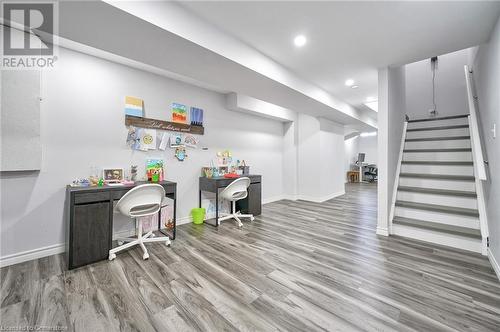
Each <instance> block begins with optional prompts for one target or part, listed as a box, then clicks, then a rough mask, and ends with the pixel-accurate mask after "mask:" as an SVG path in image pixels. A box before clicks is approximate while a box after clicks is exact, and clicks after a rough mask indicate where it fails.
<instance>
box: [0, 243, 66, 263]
mask: <svg viewBox="0 0 500 332" xmlns="http://www.w3.org/2000/svg"><path fill="white" fill-rule="evenodd" d="M65 250H66V249H65V244H64V243H61V244H54V245H51V246H47V247H42V248H37V249H32V250H28V251H23V252H19V253H16V254H12V255H7V256H2V257H1V258H0V267H4V266H9V265H14V264H18V263H22V262H26V261H31V260H33V259H38V258H42V257H47V256H52V255H57V254H60V253H63V252H64V251H65Z"/></svg>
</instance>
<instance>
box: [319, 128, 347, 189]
mask: <svg viewBox="0 0 500 332" xmlns="http://www.w3.org/2000/svg"><path fill="white" fill-rule="evenodd" d="M344 155H345V152H344V127H343V126H341V125H339V124H337V123H335V122H332V121H329V120H326V119H320V154H319V155H318V156H317V158H316V161H317V162H318V167H319V173H317V174H316V176H317V177H318V175H319V178H320V181H321V182H320V184H321V186H320V188H321V193H320V195H321V196H322V197H324V198H331V197H334V196H339V195H342V194H344V192H345V188H344V183H345V181H344V176H345V175H344V174H345V173H344Z"/></svg>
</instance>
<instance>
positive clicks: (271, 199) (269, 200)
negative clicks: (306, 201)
mask: <svg viewBox="0 0 500 332" xmlns="http://www.w3.org/2000/svg"><path fill="white" fill-rule="evenodd" d="M284 199H288V200H292V201H295V200H296V198H295V196H294V195H285V194H283V195H278V196H273V197H269V198H263V199H262V204H268V203H273V202H277V201H281V200H284Z"/></svg>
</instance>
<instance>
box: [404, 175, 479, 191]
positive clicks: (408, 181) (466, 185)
mask: <svg viewBox="0 0 500 332" xmlns="http://www.w3.org/2000/svg"><path fill="white" fill-rule="evenodd" d="M399 185H400V186H407V187H419V188H431V189H449V190H462V191H475V190H476V186H475V184H474V181H459V180H441V179H421V178H406V177H400V178H399Z"/></svg>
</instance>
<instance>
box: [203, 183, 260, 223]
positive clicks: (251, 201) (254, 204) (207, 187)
mask: <svg viewBox="0 0 500 332" xmlns="http://www.w3.org/2000/svg"><path fill="white" fill-rule="evenodd" d="M243 176H244V177H248V178H250V186H249V187H248V196H247V198H245V199H242V200H239V201H237V202H236V209H237V210H240V211H241V212H242V213H244V214H245V213H250V214H253V215H254V216H258V215H260V214H261V213H262V176H261V175H242V177H243ZM234 180H236V179H226V178H224V177H216V178H207V177H200V192H199V207H201V193H202V192H203V191H207V192H211V193H215V202H216V204H215V219H214V220H212V219H209V220H206V221H205V222H206V223H207V224H209V225H212V226H216V227H217V226H219V204H218V202H219V189H221V188H225V187H227V186H228V185H229V184H230V183H231V182H233V181H234Z"/></svg>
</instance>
